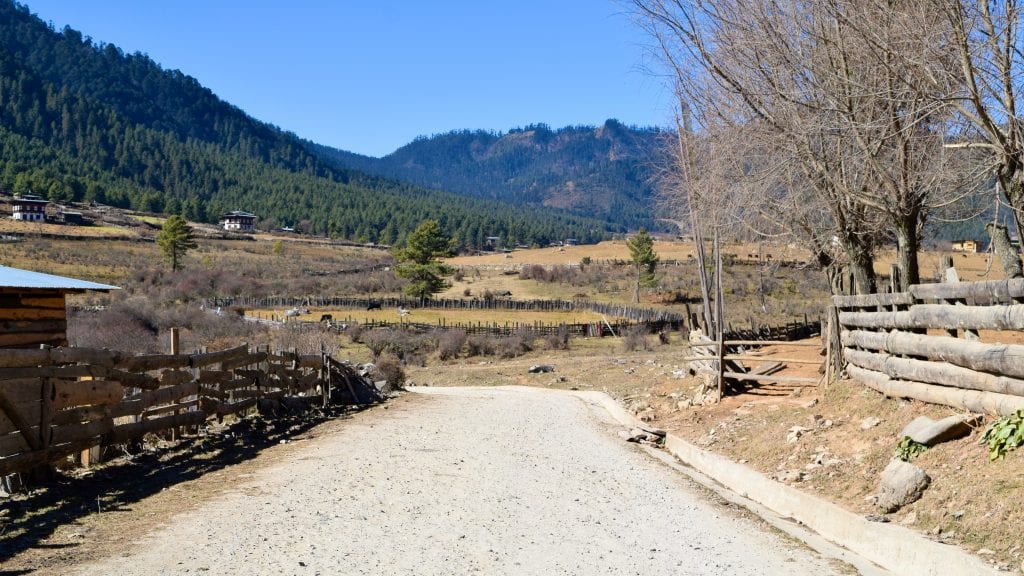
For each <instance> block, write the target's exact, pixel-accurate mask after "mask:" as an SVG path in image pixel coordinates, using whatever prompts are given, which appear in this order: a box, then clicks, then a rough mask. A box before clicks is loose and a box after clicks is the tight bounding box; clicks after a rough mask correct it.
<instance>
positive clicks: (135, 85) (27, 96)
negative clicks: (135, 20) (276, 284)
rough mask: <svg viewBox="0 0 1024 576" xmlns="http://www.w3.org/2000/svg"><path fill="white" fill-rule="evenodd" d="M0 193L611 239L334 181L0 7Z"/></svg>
mask: <svg viewBox="0 0 1024 576" xmlns="http://www.w3.org/2000/svg"><path fill="white" fill-rule="evenodd" d="M0 188H2V189H3V190H4V191H9V192H15V193H21V192H27V191H29V190H31V191H33V192H35V193H41V194H44V195H47V196H48V197H50V198H51V199H52V200H78V201H86V202H91V201H96V202H100V203H105V204H112V205H114V206H118V207H126V208H133V209H137V210H145V211H150V212H167V213H181V214H183V215H184V216H186V217H187V218H189V219H192V220H196V221H206V222H210V221H215V220H216V218H217V216H218V215H219V214H221V213H222V212H224V211H228V210H233V209H244V210H248V211H251V212H255V213H257V214H259V215H260V216H261V217H262V222H263V225H264V226H268V227H272V226H279V225H297V224H301V225H302V227H303V228H305V229H308V230H310V231H314V232H316V233H320V234H328V235H331V236H337V237H341V238H347V239H351V240H358V241H372V242H378V243H385V244H392V243H395V242H401V240H402V238H403V237H404V235H405V234H406V232H408V231H410V230H411V229H412V228H414V227H415V226H416V225H417V224H418V223H419V222H420V221H422V220H423V219H425V218H436V219H438V220H441V221H442V224H443V225H444V226H445V227H446V229H447V230H448V232H450V233H452V234H453V235H454V236H455V237H456V239H457V240H458V241H459V243H460V244H462V245H473V244H474V242H475V240H476V239H477V238H483V237H486V236H501V237H503V238H507V239H508V240H509V241H510V242H521V243H528V244H534V243H536V244H545V243H548V242H551V241H554V240H558V239H563V238H568V237H575V238H579V239H580V240H581V241H595V240H598V239H600V238H602V237H605V236H606V235H607V234H608V233H609V232H610V231H611V230H610V228H609V227H608V226H607V225H606V224H605V223H604V222H601V221H599V220H596V219H590V218H584V217H580V216H578V215H572V214H569V213H568V212H565V211H559V210H551V209H543V208H526V209H524V208H522V207H519V206H514V205H512V204H508V203H501V202H495V201H488V200H482V199H481V200H467V199H466V198H464V197H462V196H458V195H455V194H447V193H442V192H438V191H433V190H428V189H425V188H423V187H419V186H413V185H407V184H402V183H397V182H394V181H391V180H386V179H383V178H380V177H376V176H367V175H365V174H363V173H360V172H357V171H354V170H350V169H346V168H339V167H338V166H337V165H336V163H335V162H333V161H331V162H327V161H325V160H323V159H321V158H320V157H319V156H318V155H317V154H315V153H312V152H310V151H309V150H307V148H306V146H305V144H304V143H303V142H302V141H301V140H299V139H298V138H297V137H296V136H295V135H294V134H291V133H288V132H285V131H283V130H281V129H279V128H277V127H274V126H271V125H269V124H266V123H264V122H260V121H258V120H256V119H254V118H251V117H249V116H248V115H246V114H245V113H244V112H242V111H241V110H240V109H238V108H237V107H235V106H233V105H231V104H229V103H227V102H224V101H223V100H221V99H220V98H218V97H217V96H216V95H215V94H213V92H211V91H210V90H209V89H207V88H205V87H203V86H202V85H200V84H199V83H198V82H197V81H196V80H195V79H194V78H191V77H189V76H187V75H186V74H184V73H182V72H181V71H177V70H164V69H163V68H161V67H160V66H159V65H158V64H157V63H155V62H153V61H152V60H151V59H150V58H149V57H147V56H145V55H143V54H138V53H136V54H125V53H123V52H122V51H121V50H120V49H118V48H117V47H116V46H113V45H111V44H105V43H97V42H94V41H93V40H92V39H90V38H88V37H86V36H84V35H83V34H82V33H81V32H78V31H76V30H73V29H71V28H69V27H66V28H64V29H63V30H62V31H59V32H58V31H56V30H54V29H52V28H50V26H49V25H47V24H46V23H44V22H43V21H42V20H40V19H39V18H38V17H36V16H34V15H33V14H31V12H30V11H29V10H28V8H26V7H24V6H21V5H19V4H17V3H15V2H13V1H11V0H0Z"/></svg>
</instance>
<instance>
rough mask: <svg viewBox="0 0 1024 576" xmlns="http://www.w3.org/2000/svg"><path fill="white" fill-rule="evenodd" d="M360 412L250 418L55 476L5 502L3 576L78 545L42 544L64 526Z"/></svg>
mask: <svg viewBox="0 0 1024 576" xmlns="http://www.w3.org/2000/svg"><path fill="white" fill-rule="evenodd" d="M353 412H354V409H353V408H352V407H335V408H329V409H327V410H314V411H311V412H306V413H304V414H301V415H296V416H288V417H277V418H275V419H274V420H263V419H261V418H248V419H245V420H240V421H239V422H236V423H234V424H232V425H231V426H229V427H227V428H225V429H223V430H222V431H219V432H217V433H215V434H210V435H206V436H198V437H191V438H185V439H184V440H182V441H181V442H178V443H176V444H174V445H172V446H170V447H168V448H162V449H149V450H144V451H141V452H140V453H138V454H135V455H133V456H125V457H121V458H117V459H115V460H113V461H111V462H110V463H108V464H104V465H102V467H99V468H95V469H94V470H93V471H92V472H90V473H88V474H85V475H81V476H73V475H70V474H66V473H62V472H55V473H54V474H53V475H52V477H51V478H50V479H48V480H46V481H44V482H42V483H39V484H37V485H34V486H32V487H31V490H30V491H29V493H28V494H26V495H16V496H14V497H13V498H11V499H9V500H7V501H6V502H3V503H2V504H0V576H10V575H15V574H28V573H31V570H30V569H29V570H25V569H16V570H9V569H8V570H5V569H3V568H2V565H3V563H4V562H5V561H7V560H9V559H10V558H12V557H13V556H15V555H16V554H18V553H20V552H23V551H25V550H28V549H30V548H36V549H41V548H47V549H54V553H55V554H59V550H60V549H61V548H73V547H76V546H77V544H73V543H70V544H48V543H43V541H44V540H46V539H47V538H48V537H49V536H51V535H52V534H53V533H54V532H55V531H56V530H57V528H58V527H60V526H61V525H65V524H69V523H73V522H75V521H77V520H78V519H81V518H84V517H87V516H89V515H91V514H96V513H97V512H113V511H128V510H131V507H130V505H131V504H132V503H134V502H138V501H139V500H142V499H143V498H146V497H147V496H150V495H152V494H155V493H157V492H160V491H161V490H164V489H166V488H168V487H171V486H174V485H175V484H178V483H181V482H186V481H188V480H193V479H195V478H198V477H200V476H202V475H203V474H207V473H210V472H214V471H217V470H221V469H223V468H225V467H228V466H231V465H234V464H238V463H240V462H243V461H246V460H249V459H252V458H254V457H256V456H257V455H259V454H260V452H262V451H263V450H264V449H265V448H267V447H269V446H273V445H275V444H278V443H280V442H281V440H286V439H288V438H291V437H294V436H297V435H299V434H302V433H304V432H306V431H308V430H309V429H310V428H312V427H314V426H316V425H318V424H320V423H323V422H325V421H327V420H332V419H336V418H343V417H347V416H349V415H351V414H352V413H353Z"/></svg>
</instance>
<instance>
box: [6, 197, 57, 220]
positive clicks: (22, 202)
mask: <svg viewBox="0 0 1024 576" xmlns="http://www.w3.org/2000/svg"><path fill="white" fill-rule="evenodd" d="M49 204H50V201H49V200H46V199H45V198H41V197H39V196H35V195H32V194H24V195H22V196H15V197H14V200H12V201H11V211H12V215H11V218H13V219H15V220H21V221H23V222H44V221H46V206H47V205H49Z"/></svg>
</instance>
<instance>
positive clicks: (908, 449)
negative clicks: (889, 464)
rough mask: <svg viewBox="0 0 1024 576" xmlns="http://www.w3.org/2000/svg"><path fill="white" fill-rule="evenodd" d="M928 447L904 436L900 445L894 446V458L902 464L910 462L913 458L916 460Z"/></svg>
mask: <svg viewBox="0 0 1024 576" xmlns="http://www.w3.org/2000/svg"><path fill="white" fill-rule="evenodd" d="M927 449H928V447H927V446H925V445H924V444H921V443H920V442H916V441H914V439H913V438H911V437H910V436H904V437H903V439H902V440H900V443H899V444H897V445H896V451H895V454H894V456H896V457H897V458H899V459H900V460H903V461H904V462H910V461H911V460H913V459H914V458H917V457H918V456H920V455H921V454H923V453H924V451H925V450H927Z"/></svg>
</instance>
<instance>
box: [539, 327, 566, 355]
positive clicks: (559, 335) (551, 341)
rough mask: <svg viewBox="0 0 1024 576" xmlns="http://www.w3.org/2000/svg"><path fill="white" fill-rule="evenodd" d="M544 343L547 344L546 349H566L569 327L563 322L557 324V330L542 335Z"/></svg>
mask: <svg viewBox="0 0 1024 576" xmlns="http://www.w3.org/2000/svg"><path fill="white" fill-rule="evenodd" d="M544 344H545V345H546V346H547V348H548V350H568V349H569V327H568V326H566V325H565V324H559V326H558V331H557V332H553V333H550V334H547V335H546V336H544Z"/></svg>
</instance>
